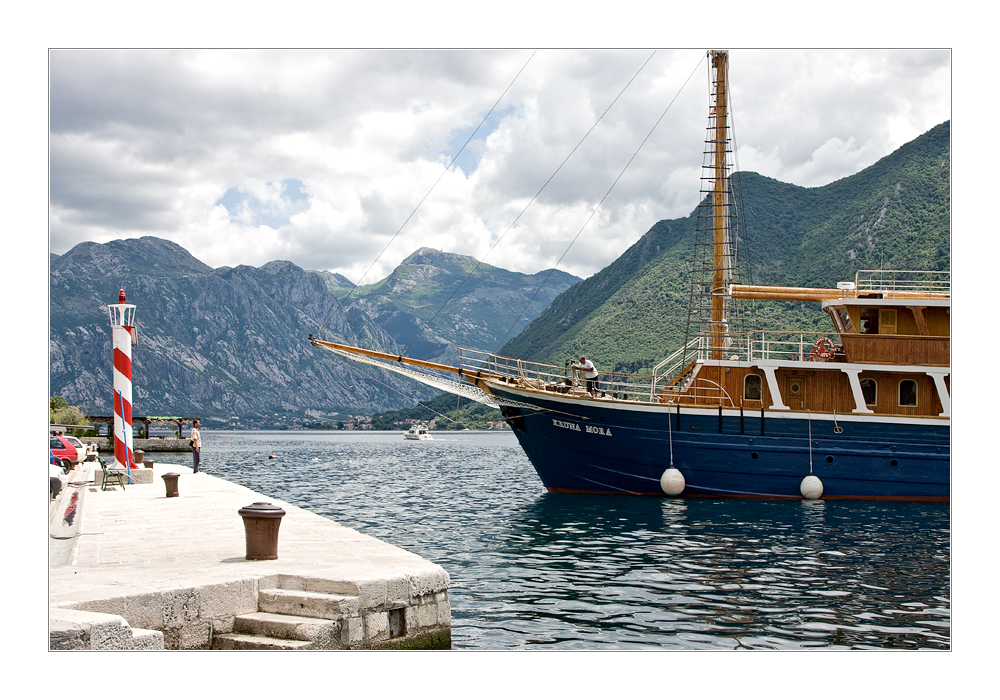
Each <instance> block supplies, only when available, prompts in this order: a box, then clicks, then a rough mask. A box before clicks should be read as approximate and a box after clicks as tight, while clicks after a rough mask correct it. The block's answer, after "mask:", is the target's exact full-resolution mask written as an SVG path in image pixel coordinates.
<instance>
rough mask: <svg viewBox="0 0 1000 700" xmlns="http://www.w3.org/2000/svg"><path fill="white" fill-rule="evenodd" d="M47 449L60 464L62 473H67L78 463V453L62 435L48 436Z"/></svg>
mask: <svg viewBox="0 0 1000 700" xmlns="http://www.w3.org/2000/svg"><path fill="white" fill-rule="evenodd" d="M49 449H50V450H51V451H52V454H54V455H55V456H56V458H57V459H58V460H59V463H60V464H62V468H63V471H65V472H66V473H69V470H70V469H72V468H73V465H75V464H79V463H80V453H79V452H77V451H76V447H74V446H73V443H71V442H70V441H69V440H67V439H66V438H64V437H63V436H62V435H49Z"/></svg>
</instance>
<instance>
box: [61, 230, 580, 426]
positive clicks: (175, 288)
mask: <svg viewBox="0 0 1000 700" xmlns="http://www.w3.org/2000/svg"><path fill="white" fill-rule="evenodd" d="M456 261H458V262H457V264H458V266H459V267H461V266H463V265H464V266H468V265H469V264H470V261H471V264H472V265H474V264H475V261H473V260H472V259H471V258H463V257H462V256H449V255H447V254H444V253H438V252H437V251H432V250H429V249H423V250H421V251H419V252H418V253H416V254H414V255H413V256H411V257H410V258H409V259H408V262H407V263H404V265H402V266H401V268H400V270H397V271H396V272H394V273H393V276H390V278H388V279H387V280H383V282H380V283H378V284H376V285H373V286H372V287H371V288H370V289H369V290H359V291H363V292H364V293H363V294H361V295H359V297H358V298H357V299H355V300H352V301H350V302H348V303H347V304H346V308H345V306H344V305H342V304H341V302H340V301H338V299H337V296H340V297H343V296H345V295H346V291H347V290H349V289H351V288H353V284H351V283H350V281H349V280H347V279H346V278H343V277H342V276H340V275H334V274H332V273H317V272H310V271H306V270H303V269H301V268H299V267H298V266H296V265H294V264H292V263H290V262H284V261H276V262H271V263H268V264H266V265H263V266H261V267H259V268H255V267H250V266H247V265H241V266H239V267H235V268H230V267H222V268H218V269H212V268H211V267H209V266H208V265H206V264H204V263H203V262H201V261H199V260H197V259H196V258H194V257H193V256H192V255H191V254H190V253H188V251H186V250H184V249H183V248H181V247H180V246H178V245H176V244H174V243H171V242H169V241H165V240H162V239H158V238H153V237H145V238H139V239H127V240H119V241H112V242H110V243H106V244H98V243H82V244H80V245H78V246H76V247H74V248H73V249H72V250H70V251H68V252H67V253H66V254H65V255H52V256H51V259H50V286H49V289H50V315H49V363H50V364H49V383H50V387H49V392H50V394H58V395H61V396H63V397H64V398H65V399H66V400H67V401H68V402H69V403H70V404H71V405H78V406H81V407H82V408H84V410H85V411H87V412H88V413H90V414H92V415H111V410H112V402H111V396H112V389H111V333H110V328H109V320H108V315H107V308H106V305H107V304H108V303H114V302H115V301H116V300H117V296H118V289H119V288H124V289H125V292H126V295H127V298H128V301H129V303H133V304H135V305H136V306H137V310H136V327H137V330H138V335H139V345H138V346H136V347H135V348H133V380H134V383H135V393H134V396H133V400H134V405H135V414H136V415H184V416H200V417H202V418H203V421H204V422H205V425H206V426H207V427H223V426H243V427H263V426H280V425H305V424H309V423H329V422H330V421H331V420H333V419H334V417H335V416H338V419H343V418H344V417H345V416H344V414H353V415H367V414H370V413H371V412H372V411H373V410H387V409H391V408H399V407H403V406H409V405H412V404H414V403H415V402H416V401H417V400H420V399H426V398H429V397H430V396H433V395H434V394H435V393H436V392H435V391H434V390H432V389H429V388H426V387H423V386H422V385H419V384H414V383H412V382H406V381H402V382H401V381H399V380H398V379H397V378H396V375H391V376H387V375H385V374H384V373H382V372H380V371H377V370H375V369H374V368H370V367H367V366H363V365H359V364H357V363H353V362H348V361H346V360H343V359H341V358H338V357H336V356H333V355H331V354H329V353H326V352H323V351H320V350H317V349H315V348H313V347H312V346H311V345H310V344H309V343H308V340H307V337H308V335H309V334H310V333H312V334H316V335H317V336H318V337H321V338H325V339H331V340H337V341H338V342H345V343H348V344H351V345H358V346H363V347H369V348H377V349H382V350H386V351H388V352H392V353H397V352H400V351H401V350H402V348H401V347H400V346H399V345H398V344H397V342H396V341H395V339H394V334H395V335H398V336H399V337H401V338H405V336H406V334H405V331H406V329H407V328H408V327H412V326H414V325H415V324H416V323H417V322H418V320H419V319H422V318H425V317H428V318H429V314H430V312H428V311H427V309H429V308H430V307H431V306H432V305H434V304H438V302H439V301H443V299H442V298H441V296H442V294H445V293H447V294H450V290H451V287H449V286H448V285H450V284H453V283H454V282H455V280H456V278H457V275H458V274H459V272H458V271H457V270H456V268H455V265H456ZM436 264H441V265H442V266H443V267H442V268H441V269H439V268H438V267H436ZM483 270H484V271H483V273H481V274H479V275H477V276H476V277H475V278H474V280H470V282H469V283H468V284H467V285H466V287H467V288H463V290H462V293H460V295H458V296H456V300H461V301H460V302H459V303H461V304H466V305H476V306H477V307H478V308H477V309H475V312H474V313H473V310H472V309H471V308H470V309H469V310H470V319H469V320H464V321H461V322H460V321H459V320H458V318H459V317H460V316H461V311H457V310H456V311H453V308H456V307H453V306H451V305H450V306H449V307H446V312H447V313H448V314H449V316H447V317H446V316H445V315H444V314H442V316H440V317H439V318H440V319H441V321H440V323H438V324H437V325H436V326H435V327H436V328H437V329H438V332H435V333H434V334H432V335H430V337H429V340H427V341H426V344H425V345H424V346H421V347H419V348H417V347H415V348H413V349H412V351H416V352H413V354H415V355H417V356H420V352H421V351H427V352H428V353H429V354H428V355H427V356H433V357H435V358H438V357H450V355H449V354H448V353H449V351H452V349H453V348H454V347H456V345H457V344H468V343H472V344H475V343H476V342H478V341H480V340H483V341H485V342H496V339H498V338H500V337H501V336H502V335H503V333H504V332H505V331H506V330H507V328H508V327H509V325H510V324H509V323H508V321H509V316H510V314H509V313H508V314H507V315H505V314H504V313H501V312H500V311H498V310H497V308H498V306H502V305H507V306H509V307H515V306H517V305H518V304H520V306H521V307H523V305H524V304H523V303H522V300H523V301H524V302H526V300H527V299H526V296H525V295H526V294H529V292H528V291H527V290H529V289H531V288H532V283H533V281H534V279H535V277H537V276H531V275H521V274H519V273H512V272H507V271H506V270H500V269H498V268H491V267H489V266H484V267H483ZM539 274H543V273H539ZM553 278H554V279H558V280H559V285H560V286H556V287H553V289H555V290H556V291H561V290H562V289H565V288H566V287H567V286H568V285H569V284H570V283H571V282H572V281H573V280H575V279H576V278H572V277H571V276H569V275H565V274H564V273H556V274H555V275H553ZM456 286H457V284H456ZM404 287H405V288H406V291H405V293H404V292H403V291H401V290H402V289H403V288H404ZM532 291H533V289H532ZM555 293H556V292H549V293H548V296H546V297H544V298H546V299H551V298H552V297H553V296H555ZM540 296H541V295H540ZM480 299H483V300H485V301H483V302H482V303H477V300H480ZM407 300H409V301H412V303H413V304H415V306H416V308H415V309H413V308H410V307H409V306H407V303H406V302H407ZM497 300H499V301H497ZM452 303H453V304H455V303H456V302H455V301H453V302H452ZM436 308H437V307H436V306H435V309H436ZM540 310H541V309H540V306H539V305H536V306H533V307H532V309H529V311H528V313H529V314H532V313H534V314H537V313H538V311H540ZM508 311H509V310H508ZM370 314H375V315H376V316H377V317H378V318H374V319H373V318H372V316H371V315H370ZM447 318H451V319H453V320H451V321H448V320H446V319H447ZM379 319H381V321H382V322H384V323H385V324H386V328H383V327H382V326H381V325H380V323H379ZM407 324H409V326H408V325H407ZM449 324H454V325H455V328H449V327H448V326H449ZM522 325H523V323H522ZM501 326H502V328H501Z"/></svg>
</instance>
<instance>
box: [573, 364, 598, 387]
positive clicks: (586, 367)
mask: <svg viewBox="0 0 1000 700" xmlns="http://www.w3.org/2000/svg"><path fill="white" fill-rule="evenodd" d="M573 369H578V370H580V371H581V372H583V378H584V379H585V380H586V381H587V393H588V394H590V395H591V396H596V395H597V391H598V384H597V379H598V376H599V374H598V372H597V368H596V367H595V366H594V363H593V362H591V361H590V360H588V359H587V358H586V357H584V356H583V355H580V364H578V365H573Z"/></svg>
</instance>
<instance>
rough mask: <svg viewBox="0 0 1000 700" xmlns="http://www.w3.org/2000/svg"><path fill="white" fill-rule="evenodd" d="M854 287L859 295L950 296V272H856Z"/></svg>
mask: <svg viewBox="0 0 1000 700" xmlns="http://www.w3.org/2000/svg"><path fill="white" fill-rule="evenodd" d="M854 286H855V289H857V291H858V292H859V293H864V292H881V293H882V294H887V295H889V297H890V298H891V295H892V293H893V292H909V293H911V294H912V293H914V292H916V293H923V294H927V295H928V296H930V295H934V294H948V295H950V294H951V272H939V271H931V270H905V271H904V270H858V272H857V274H856V275H855V276H854Z"/></svg>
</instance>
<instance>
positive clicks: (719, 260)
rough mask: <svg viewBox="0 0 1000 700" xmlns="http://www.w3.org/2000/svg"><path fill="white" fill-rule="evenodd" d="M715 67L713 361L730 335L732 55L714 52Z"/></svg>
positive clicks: (720, 357) (713, 65)
mask: <svg viewBox="0 0 1000 700" xmlns="http://www.w3.org/2000/svg"><path fill="white" fill-rule="evenodd" d="M711 57H712V67H713V68H714V69H715V139H714V147H715V187H714V189H713V192H712V209H713V212H712V218H713V226H712V228H713V238H712V241H713V256H712V257H713V274H712V332H711V342H712V359H715V360H720V359H722V355H723V350H724V348H725V340H726V336H727V333H728V330H727V328H726V323H725V321H726V319H725V294H726V268H727V266H728V261H727V255H726V252H727V251H726V245H727V242H728V240H727V238H728V236H727V234H728V231H727V228H728V216H727V215H728V212H727V206H726V205H727V197H728V192H727V188H728V178H727V168H726V142H727V138H726V132H727V129H728V120H727V111H726V110H727V107H728V105H727V103H726V93H727V77H728V67H729V52H728V51H712V52H711Z"/></svg>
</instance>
